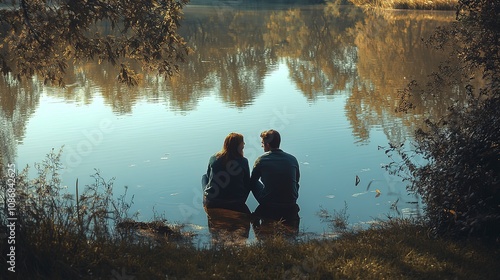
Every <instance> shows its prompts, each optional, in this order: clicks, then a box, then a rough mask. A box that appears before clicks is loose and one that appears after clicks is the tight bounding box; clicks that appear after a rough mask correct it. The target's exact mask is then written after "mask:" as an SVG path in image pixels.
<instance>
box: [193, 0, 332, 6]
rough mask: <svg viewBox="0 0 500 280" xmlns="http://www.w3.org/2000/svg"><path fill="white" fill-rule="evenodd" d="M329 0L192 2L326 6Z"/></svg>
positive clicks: (197, 1)
mask: <svg viewBox="0 0 500 280" xmlns="http://www.w3.org/2000/svg"><path fill="white" fill-rule="evenodd" d="M328 1H329V0H190V1H189V4H192V5H238V4H271V5H272V4H287V5H292V4H324V3H326V2H328Z"/></svg>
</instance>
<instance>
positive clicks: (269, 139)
mask: <svg viewBox="0 0 500 280" xmlns="http://www.w3.org/2000/svg"><path fill="white" fill-rule="evenodd" d="M260 137H261V138H262V140H263V141H264V143H266V144H269V146H270V147H271V148H272V149H278V148H279V147H280V143H281V136H280V134H279V132H278V131H276V130H274V129H269V130H266V131H263V132H262V133H261V134H260Z"/></svg>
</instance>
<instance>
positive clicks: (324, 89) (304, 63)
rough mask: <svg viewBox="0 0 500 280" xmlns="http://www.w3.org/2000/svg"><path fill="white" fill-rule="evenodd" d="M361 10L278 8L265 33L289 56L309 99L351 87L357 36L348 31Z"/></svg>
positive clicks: (293, 75)
mask: <svg viewBox="0 0 500 280" xmlns="http://www.w3.org/2000/svg"><path fill="white" fill-rule="evenodd" d="M361 16H362V14H361V11H360V10H358V9H355V8H345V9H342V10H341V11H339V10H337V11H336V12H335V11H332V10H331V9H330V8H328V7H327V8H324V9H310V10H298V9H293V10H288V11H280V12H275V13H273V15H272V16H271V17H270V19H269V23H268V31H267V33H266V34H265V35H264V38H265V39H266V44H268V46H269V47H270V48H272V47H276V46H277V47H278V51H277V53H278V54H279V56H280V57H284V58H285V59H286V62H287V65H288V67H289V70H290V76H291V78H292V80H293V81H294V82H295V83H296V85H297V87H298V88H299V89H300V90H301V91H302V92H303V94H304V95H305V96H306V97H307V98H308V99H309V100H314V99H316V97H317V96H321V95H333V94H334V93H335V92H339V91H341V90H344V89H346V88H347V85H348V84H349V83H352V80H353V78H354V74H355V68H354V66H355V62H356V53H355V50H354V48H352V45H353V44H352V42H353V37H352V35H351V34H349V33H347V32H346V30H348V29H349V28H350V27H352V26H354V24H355V23H356V21H358V20H360V19H361Z"/></svg>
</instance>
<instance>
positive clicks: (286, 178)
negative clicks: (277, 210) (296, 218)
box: [251, 149, 300, 204]
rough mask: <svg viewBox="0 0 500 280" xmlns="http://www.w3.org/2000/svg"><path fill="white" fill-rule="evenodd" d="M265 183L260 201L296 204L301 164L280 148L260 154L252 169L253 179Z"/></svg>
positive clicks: (254, 181)
mask: <svg viewBox="0 0 500 280" xmlns="http://www.w3.org/2000/svg"><path fill="white" fill-rule="evenodd" d="M259 178H260V179H261V181H262V183H263V184H264V188H263V190H262V192H261V193H260V200H261V201H259V202H260V203H278V204H292V203H293V204H294V203H296V201H297V198H298V196H299V194H298V191H299V179H300V172H299V164H298V161H297V159H296V158H295V157H294V156H293V155H290V154H288V153H285V152H283V151H282V150H280V149H273V150H271V151H268V152H266V153H265V154H263V155H262V156H260V157H259V158H258V159H257V160H256V161H255V165H254V168H253V170H252V178H251V181H252V182H253V183H256V182H257V181H258V180H259Z"/></svg>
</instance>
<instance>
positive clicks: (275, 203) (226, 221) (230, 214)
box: [202, 129, 300, 237]
mask: <svg viewBox="0 0 500 280" xmlns="http://www.w3.org/2000/svg"><path fill="white" fill-rule="evenodd" d="M260 137H261V138H262V147H263V148H264V154H263V155H261V156H260V157H258V158H257V160H256V161H255V164H254V166H253V169H252V172H251V173H250V168H249V165H248V160H247V159H246V158H245V157H244V153H243V148H244V146H245V142H244V140H243V135H241V134H238V133H230V134H229V135H228V136H227V137H226V138H225V139H224V145H223V147H222V150H221V151H219V152H217V153H216V154H215V155H213V156H212V157H210V160H209V163H208V168H207V173H206V174H204V175H203V177H202V185H203V193H204V195H203V204H204V207H205V209H206V211H207V215H208V223H209V227H210V230H211V231H212V230H216V229H219V228H225V229H226V230H228V231H233V230H236V229H237V230H238V232H239V233H241V237H245V234H246V237H248V232H249V230H250V222H252V224H253V225H254V230H255V233H256V235H257V236H259V234H265V233H267V232H269V233H276V232H275V231H276V230H280V231H281V230H283V229H288V233H290V231H291V232H293V233H296V232H298V226H299V221H300V218H299V215H298V212H299V206H298V205H297V198H298V190H299V178H300V172H299V164H298V162H297V159H296V158H295V157H294V156H292V155H290V154H288V153H285V152H284V151H282V150H281V149H280V148H279V147H280V143H281V136H280V134H279V133H278V132H277V131H276V130H272V129H271V130H267V131H264V132H262V133H261V134H260ZM250 192H252V194H253V196H254V197H255V199H256V200H257V202H258V203H259V206H258V207H257V209H255V211H254V212H253V213H252V212H251V211H250V210H249V209H248V206H247V205H246V204H245V203H246V200H247V198H248V195H249V194H250ZM277 227H280V228H281V229H279V228H277ZM239 233H238V234H239Z"/></svg>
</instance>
